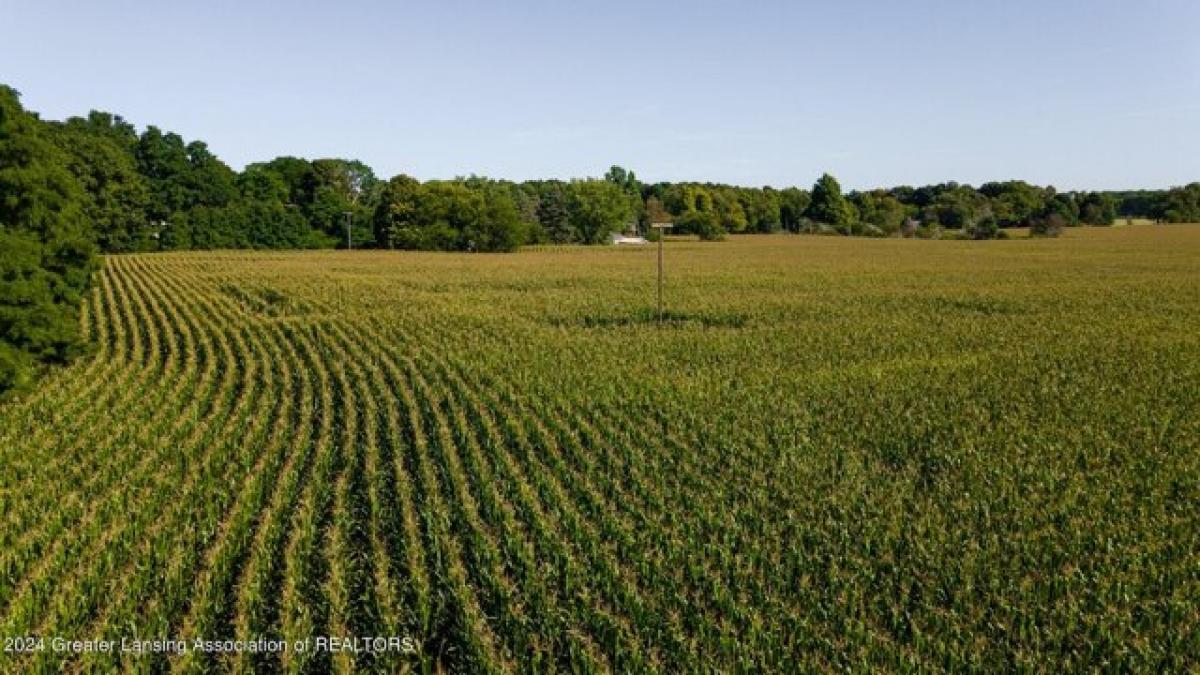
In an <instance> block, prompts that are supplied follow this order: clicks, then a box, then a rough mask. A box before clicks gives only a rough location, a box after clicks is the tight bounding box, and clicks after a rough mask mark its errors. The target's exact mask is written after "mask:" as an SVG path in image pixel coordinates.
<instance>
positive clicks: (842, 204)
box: [805, 174, 855, 234]
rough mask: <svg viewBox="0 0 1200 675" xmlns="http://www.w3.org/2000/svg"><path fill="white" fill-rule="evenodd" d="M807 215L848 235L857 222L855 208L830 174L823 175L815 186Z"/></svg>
mask: <svg viewBox="0 0 1200 675" xmlns="http://www.w3.org/2000/svg"><path fill="white" fill-rule="evenodd" d="M805 215H806V216H807V217H808V218H810V219H812V220H815V221H816V222H818V223H825V224H827V225H832V226H833V227H834V228H836V229H837V230H838V231H841V232H845V233H847V234H848V233H849V232H850V228H851V226H852V225H853V224H854V220H855V213H854V207H853V206H852V205H851V204H850V202H849V201H847V200H846V197H845V196H844V195H843V194H842V186H841V185H839V184H838V182H837V179H836V178H834V177H833V176H831V175H829V174H823V175H822V176H821V177H820V178H819V179H817V182H816V183H815V184H814V185H813V189H812V200H811V202H810V203H809V205H808V209H807V211H806V212H805Z"/></svg>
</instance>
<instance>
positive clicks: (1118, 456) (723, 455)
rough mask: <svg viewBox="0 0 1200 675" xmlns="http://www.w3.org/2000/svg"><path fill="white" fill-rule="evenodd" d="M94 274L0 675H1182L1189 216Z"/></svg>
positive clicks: (1189, 460) (1192, 245)
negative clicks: (944, 673)
mask: <svg viewBox="0 0 1200 675" xmlns="http://www.w3.org/2000/svg"><path fill="white" fill-rule="evenodd" d="M666 257H667V293H666V295H667V304H668V309H669V312H668V314H667V316H666V320H665V321H664V322H662V323H659V322H658V321H657V316H656V314H655V311H654V286H653V284H654V280H655V267H654V266H655V257H654V252H653V250H652V249H644V248H630V249H617V248H611V247H609V248H599V249H582V248H546V249H539V250H529V251H524V252H521V253H517V254H511V255H482V254H476V255H471V254H417V253H399V252H384V251H361V252H360V251H353V252H304V253H269V252H262V253H254V252H239V253H231V252H222V253H203V252H192V253H180V254H152V255H134V256H115V257H109V258H107V260H106V262H105V266H104V270H103V272H102V273H101V274H100V276H99V279H98V285H97V287H96V288H95V289H94V290H93V292H92V295H91V297H90V299H89V301H88V302H87V303H86V306H85V311H84V314H83V327H84V331H85V333H86V334H87V335H88V336H89V337H90V339H91V340H92V342H93V343H94V349H95V353H94V356H93V357H91V358H85V359H82V360H81V361H80V362H79V363H77V364H76V365H73V366H71V367H69V368H65V369H61V370H58V371H54V372H52V373H51V374H50V375H49V376H48V378H47V379H46V381H45V382H44V384H43V385H42V386H41V387H40V389H39V390H38V391H37V392H35V393H33V394H30V395H28V396H26V397H25V398H23V399H18V400H15V401H12V402H9V403H7V404H5V405H4V407H2V408H0V469H2V471H0V506H2V510H3V521H2V523H0V635H2V636H5V637H7V636H30V635H32V636H46V638H49V637H50V636H62V637H64V638H67V639H99V638H104V637H107V638H111V639H120V638H122V637H134V636H136V637H139V638H141V639H173V638H175V639H193V638H203V639H211V640H219V639H228V638H242V639H257V638H280V639H288V640H294V639H299V638H304V637H308V636H315V635H325V636H347V637H349V636H411V637H412V638H414V639H415V642H416V643H417V644H418V645H419V651H418V653H417V654H404V653H396V652H388V653H382V654H373V653H360V654H357V655H356V654H353V653H349V652H339V653H328V652H325V653H322V652H316V651H313V652H309V653H303V654H297V653H291V652H289V653H282V654H246V653H242V654H226V655H212V654H204V653H200V652H191V653H185V654H181V655H166V654H157V655H154V654H151V655H140V656H139V655H133V654H128V653H124V654H103V653H87V654H77V655H70V656H66V655H63V654H56V653H54V652H52V651H51V650H46V651H40V652H34V653H23V654H22V653H4V654H0V670H3V671H4V672H21V671H25V670H30V671H34V670H39V669H40V670H57V669H58V668H60V667H65V668H66V669H67V670H69V671H77V672H105V671H108V670H111V669H114V668H116V667H118V666H121V667H130V668H139V669H144V670H146V671H163V672H166V671H179V672H187V671H199V670H205V669H207V670H218V671H225V670H229V671H236V672H244V673H250V672H273V671H285V672H325V671H329V670H332V671H334V672H351V671H352V670H355V669H358V670H362V671H377V672H389V673H390V672H397V671H403V670H406V669H412V670H415V671H420V670H423V669H430V670H437V669H439V668H440V669H449V670H455V671H468V672H479V671H509V672H522V673H524V672H551V671H572V670H574V671H584V672H589V671H591V672H609V671H615V672H647V671H665V672H695V671H700V672H707V671H722V672H729V671H733V672H737V671H744V672H763V671H776V672H791V671H797V670H818V671H826V670H940V669H946V670H952V671H959V670H980V671H990V672H1001V671H1011V670H1034V671H1045V672H1061V671H1067V670H1076V669H1092V668H1098V669H1102V670H1114V671H1122V670H1144V671H1175V672H1180V671H1186V670H1188V669H1189V668H1197V667H1200V656H1198V655H1200V519H1198V514H1200V508H1198V505H1200V229H1198V228H1196V227H1194V226H1173V227H1154V226H1136V227H1126V228H1114V229H1104V230H1101V229H1092V230H1087V231H1080V230H1072V231H1070V232H1068V234H1067V235H1066V236H1064V238H1062V239H1058V240H1022V239H1018V240H1010V241H998V242H958V241H911V240H851V239H842V238H823V237H799V236H763V237H750V238H734V239H733V240H731V241H727V242H723V243H700V242H669V243H668V244H667V255H666Z"/></svg>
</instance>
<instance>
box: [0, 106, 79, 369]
mask: <svg viewBox="0 0 1200 675" xmlns="http://www.w3.org/2000/svg"><path fill="white" fill-rule="evenodd" d="M52 133H53V132H52V131H51V130H50V129H49V127H48V126H47V125H45V124H44V123H43V122H41V121H40V120H38V119H37V118H36V117H35V116H34V115H31V114H29V113H27V112H25V110H24V109H23V108H22V106H21V102H20V99H19V96H18V94H17V92H16V91H15V90H13V89H11V88H9V87H6V86H3V85H0V392H2V391H7V390H10V389H13V388H16V387H20V386H22V385H25V384H27V383H28V382H30V381H31V379H32V375H33V369H34V368H35V367H36V366H37V365H38V364H39V363H62V362H65V361H67V360H68V359H70V358H71V357H73V356H75V355H76V354H78V353H79V351H80V350H81V349H82V344H81V341H80V337H79V319H78V307H79V303H80V302H81V301H82V297H83V293H84V291H85V290H86V289H87V287H88V284H89V283H90V280H91V276H92V273H93V272H94V270H95V268H96V265H97V261H96V259H95V256H94V245H93V244H92V242H91V239H90V236H89V234H90V233H89V232H88V231H87V228H86V227H85V216H84V210H83V191H82V188H81V187H80V185H79V183H78V181H77V180H76V179H75V177H74V176H73V175H72V174H71V171H70V170H69V169H68V164H69V162H70V160H69V157H68V156H67V155H66V154H65V153H63V152H62V151H60V150H59V149H58V148H57V147H56V146H55V144H54V143H53V141H52V140H51V139H50V136H51V135H52Z"/></svg>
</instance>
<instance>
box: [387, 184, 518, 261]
mask: <svg viewBox="0 0 1200 675" xmlns="http://www.w3.org/2000/svg"><path fill="white" fill-rule="evenodd" d="M373 221H374V226H375V232H376V238H377V239H378V240H379V241H382V242H386V244H387V245H388V246H389V247H392V248H403V249H417V250H425V251H456V250H457V251H512V250H514V249H516V248H517V247H518V246H520V245H521V244H523V243H525V241H526V237H527V236H528V235H527V232H526V229H525V226H524V223H523V222H522V221H521V218H520V215H519V213H518V211H517V207H516V204H515V202H514V201H513V198H512V195H511V193H510V192H509V191H508V190H507V189H505V188H504V187H503V186H500V185H497V184H495V183H491V182H487V181H478V180H476V181H473V182H464V181H431V182H429V183H425V184H421V183H420V182H419V181H417V180H416V179H414V178H411V177H409V176H403V175H401V176H397V177H395V178H393V179H392V180H390V181H388V183H387V185H386V186H384V188H383V192H382V195H381V197H380V200H379V204H378V206H377V207H376V209H375V214H374V219H373Z"/></svg>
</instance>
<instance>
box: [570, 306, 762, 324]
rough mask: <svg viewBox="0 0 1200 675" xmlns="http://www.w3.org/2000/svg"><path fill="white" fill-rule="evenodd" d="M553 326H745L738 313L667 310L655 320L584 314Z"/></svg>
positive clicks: (640, 313) (645, 312)
mask: <svg viewBox="0 0 1200 675" xmlns="http://www.w3.org/2000/svg"><path fill="white" fill-rule="evenodd" d="M550 323H551V324H552V325H555V326H563V327H565V326H577V327H582V328H622V327H627V326H658V325H662V326H663V327H670V328H684V327H690V328H695V327H701V328H742V327H744V326H746V325H747V323H749V319H748V317H747V316H746V315H745V314H741V313H739V312H682V311H677V310H668V311H666V312H664V313H663V315H662V317H661V318H660V317H659V314H658V311H657V310H655V309H653V308H649V307H647V308H644V309H637V310H633V311H632V312H629V313H620V314H584V315H581V316H571V317H553V318H551V319H550Z"/></svg>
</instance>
